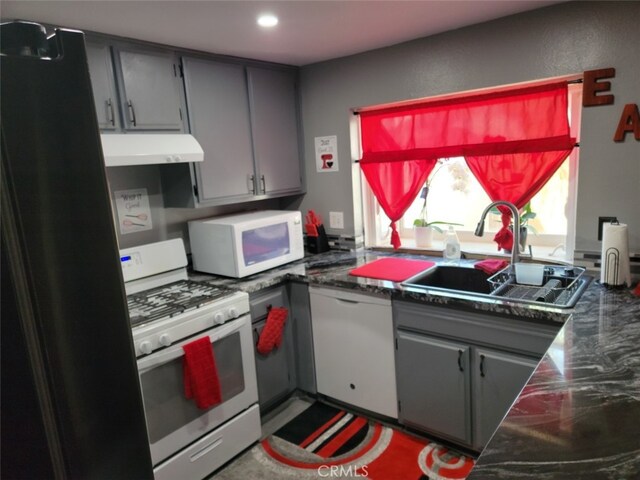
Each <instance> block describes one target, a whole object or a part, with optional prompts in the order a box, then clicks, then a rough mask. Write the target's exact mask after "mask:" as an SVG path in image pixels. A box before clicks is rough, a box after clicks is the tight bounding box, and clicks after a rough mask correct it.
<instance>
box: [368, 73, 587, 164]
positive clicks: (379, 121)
mask: <svg viewBox="0 0 640 480" xmlns="http://www.w3.org/2000/svg"><path fill="white" fill-rule="evenodd" d="M567 102H568V100H567V84H566V82H562V83H553V84H546V85H538V86H534V87H525V88H518V89H514V90H508V91H500V92H492V93H487V94H481V95H474V96H469V97H462V98H454V99H449V100H440V101H433V102H426V103H420V104H415V105H408V106H403V107H393V108H387V109H382V110H373V111H365V112H361V113H360V117H361V131H362V148H363V156H362V161H363V162H391V161H402V160H414V159H424V158H446V157H460V156H467V155H496V154H503V153H519V152H522V153H524V152H542V151H549V150H566V149H570V148H571V147H572V146H573V144H574V143H575V141H574V139H572V138H571V136H570V131H569V123H568V121H567Z"/></svg>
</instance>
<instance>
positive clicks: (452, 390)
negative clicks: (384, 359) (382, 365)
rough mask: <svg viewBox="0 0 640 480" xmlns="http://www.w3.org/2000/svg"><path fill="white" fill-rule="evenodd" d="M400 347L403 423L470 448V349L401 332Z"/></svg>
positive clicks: (461, 344)
mask: <svg viewBox="0 0 640 480" xmlns="http://www.w3.org/2000/svg"><path fill="white" fill-rule="evenodd" d="M397 347H398V348H397V353H396V369H397V375H396V381H397V385H398V399H399V401H400V420H401V422H402V423H404V424H406V425H409V426H412V427H415V428H424V427H428V429H429V430H430V431H432V432H436V433H439V434H440V435H442V436H446V437H448V438H450V439H453V440H457V441H460V442H462V443H464V444H470V443H471V409H470V406H471V381H470V376H469V374H468V370H469V365H470V354H469V352H470V348H469V346H468V345H465V344H463V343H460V342H453V341H449V340H444V339H438V338H432V337H428V336H426V335H420V334H416V333H412V332H404V331H398V332H397Z"/></svg>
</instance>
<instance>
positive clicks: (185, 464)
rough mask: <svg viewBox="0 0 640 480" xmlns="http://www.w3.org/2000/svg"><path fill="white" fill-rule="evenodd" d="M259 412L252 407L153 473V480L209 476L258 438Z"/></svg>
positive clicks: (259, 430)
mask: <svg viewBox="0 0 640 480" xmlns="http://www.w3.org/2000/svg"><path fill="white" fill-rule="evenodd" d="M260 434H261V426H260V412H259V410H258V406H257V405H254V406H253V407H251V408H249V409H248V410H246V411H245V412H243V413H241V414H240V415H238V416H237V417H235V418H233V419H232V420H230V421H229V422H227V423H225V424H224V425H223V426H222V427H220V428H218V429H217V430H214V431H213V432H211V433H209V434H208V435H205V436H204V437H202V438H201V439H200V440H198V441H197V442H195V443H194V444H193V445H190V446H189V447H187V448H186V449H184V450H182V451H181V452H180V453H179V454H178V455H175V456H174V457H172V458H170V459H169V460H167V461H166V462H164V463H161V464H160V465H158V466H157V467H156V468H154V469H153V476H154V478H155V480H175V479H176V478H189V479H192V480H199V479H202V478H204V477H206V476H208V475H210V474H211V473H212V472H213V471H214V470H215V469H217V468H220V467H221V466H222V465H224V464H225V463H226V462H228V461H229V460H231V459H232V458H233V457H234V456H236V455H237V454H239V453H240V452H242V450H244V449H245V448H247V447H249V446H250V445H251V444H252V443H254V442H256V441H257V440H258V439H259V438H260Z"/></svg>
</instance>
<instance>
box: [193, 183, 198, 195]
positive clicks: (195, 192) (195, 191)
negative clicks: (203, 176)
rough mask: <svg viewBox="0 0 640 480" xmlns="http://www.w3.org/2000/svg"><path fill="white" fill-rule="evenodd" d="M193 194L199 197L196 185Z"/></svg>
mask: <svg viewBox="0 0 640 480" xmlns="http://www.w3.org/2000/svg"><path fill="white" fill-rule="evenodd" d="M193 194H194V195H195V196H196V197H197V196H198V185H194V186H193Z"/></svg>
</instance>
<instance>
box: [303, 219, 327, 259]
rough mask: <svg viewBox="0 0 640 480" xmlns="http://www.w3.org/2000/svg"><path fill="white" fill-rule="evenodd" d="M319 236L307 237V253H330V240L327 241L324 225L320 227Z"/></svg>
mask: <svg viewBox="0 0 640 480" xmlns="http://www.w3.org/2000/svg"><path fill="white" fill-rule="evenodd" d="M317 228H318V236H317V237H309V236H307V251H308V252H309V253H323V252H328V251H329V250H330V248H329V240H328V239H327V233H326V232H325V231H324V225H318V227H317Z"/></svg>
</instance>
